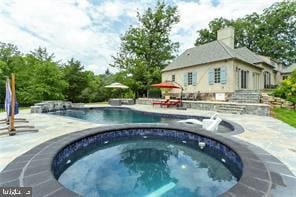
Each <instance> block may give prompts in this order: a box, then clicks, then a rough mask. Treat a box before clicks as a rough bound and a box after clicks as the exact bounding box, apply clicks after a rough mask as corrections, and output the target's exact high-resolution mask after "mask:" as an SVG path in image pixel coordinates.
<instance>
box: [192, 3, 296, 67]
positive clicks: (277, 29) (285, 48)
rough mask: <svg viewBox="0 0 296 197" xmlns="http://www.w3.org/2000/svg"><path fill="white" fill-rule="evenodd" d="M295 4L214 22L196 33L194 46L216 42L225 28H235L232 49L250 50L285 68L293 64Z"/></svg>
mask: <svg viewBox="0 0 296 197" xmlns="http://www.w3.org/2000/svg"><path fill="white" fill-rule="evenodd" d="M295 16H296V1H293V0H291V1H283V2H277V3H275V4H273V5H272V6H271V7H269V8H267V9H265V10H264V11H263V13H262V14H260V15H259V14H257V13H253V14H251V15H247V16H245V17H243V18H239V19H236V20H227V19H224V18H218V19H214V20H213V21H211V22H210V23H209V27H208V28H207V29H201V30H199V31H198V38H197V39H196V42H195V45H196V46H197V45H200V44H205V43H207V42H211V41H214V40H216V32H217V31H218V30H219V29H220V28H222V27H225V26H229V25H231V26H233V27H234V28H235V43H236V45H235V46H236V47H247V48H249V49H250V50H252V51H254V52H256V53H258V54H261V55H265V56H270V57H272V58H273V59H277V60H279V61H280V62H281V63H283V64H285V65H290V64H292V63H294V62H296V17H295Z"/></svg>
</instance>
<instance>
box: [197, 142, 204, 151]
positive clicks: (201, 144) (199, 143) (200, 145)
mask: <svg viewBox="0 0 296 197" xmlns="http://www.w3.org/2000/svg"><path fill="white" fill-rule="evenodd" d="M198 146H199V148H200V149H204V147H205V146H206V143H205V142H198Z"/></svg>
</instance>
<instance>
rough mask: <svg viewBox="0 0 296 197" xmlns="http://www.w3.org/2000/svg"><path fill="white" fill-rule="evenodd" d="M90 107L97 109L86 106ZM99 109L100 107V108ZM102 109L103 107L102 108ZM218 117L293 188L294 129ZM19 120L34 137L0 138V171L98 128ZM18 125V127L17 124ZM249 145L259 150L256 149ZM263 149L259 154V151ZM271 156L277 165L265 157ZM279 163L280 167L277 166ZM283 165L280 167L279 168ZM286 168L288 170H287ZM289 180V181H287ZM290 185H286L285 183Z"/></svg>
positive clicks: (64, 120)
mask: <svg viewBox="0 0 296 197" xmlns="http://www.w3.org/2000/svg"><path fill="white" fill-rule="evenodd" d="M89 106H91V107H94V106H98V105H89ZM100 106H103V105H100ZM104 106H106V105H104ZM127 107H130V108H132V109H135V110H140V111H147V112H158V113H166V114H168V113H169V114H184V115H206V116H210V115H211V114H212V113H214V112H210V111H200V110H194V109H187V110H176V109H163V108H159V107H154V108H153V107H151V106H148V105H133V106H127ZM219 115H220V117H222V118H223V119H226V120H230V121H234V122H236V123H238V124H240V125H241V126H243V127H244V129H245V132H243V133H241V134H238V135H235V136H228V137H229V138H233V139H236V140H238V141H241V142H242V143H244V144H246V146H248V148H250V149H253V151H258V152H257V153H258V155H259V157H260V158H263V159H264V160H267V161H268V166H269V168H274V169H276V171H277V172H278V173H280V175H281V176H282V177H284V180H285V184H284V186H283V188H285V187H286V186H287V185H288V186H289V187H291V188H292V187H294V188H295V187H296V185H294V183H295V181H296V179H295V177H294V176H293V175H292V174H291V173H290V172H292V173H293V174H294V175H296V159H295V158H296V144H295V141H296V129H295V128H293V127H291V126H289V125H287V124H286V123H283V122H282V121H280V120H277V119H274V118H272V117H267V116H255V115H235V114H222V113H220V114H219ZM18 116H19V117H21V118H26V119H27V120H29V121H30V123H29V124H30V125H34V126H35V127H36V128H37V129H39V132H38V133H20V134H17V135H15V136H13V137H11V136H8V135H3V136H0V171H1V170H3V169H4V167H5V166H6V165H7V164H8V163H10V162H11V161H12V160H14V159H15V158H16V157H18V156H20V155H21V154H23V153H25V152H26V151H28V150H30V149H31V148H33V147H35V146H37V145H38V144H41V143H43V142H45V141H48V140H49V139H52V138H55V137H58V136H61V135H64V134H67V133H71V132H74V131H79V130H83V129H87V128H93V127H98V126H102V125H99V124H94V123H91V122H86V121H82V120H79V119H74V118H68V117H62V116H55V115H49V114H30V113H29V110H23V111H21V113H20V115H18ZM4 117H5V114H4V113H1V114H0V118H4ZM19 124H20V123H19ZM253 145H256V146H257V147H259V148H261V150H260V149H256V148H254V146H253ZM262 149H263V150H262ZM269 154H271V155H273V156H274V157H276V158H277V159H279V160H280V161H277V160H276V159H275V158H273V157H271V156H269ZM281 162H282V163H281ZM283 164H284V165H283ZM286 166H287V167H288V168H289V169H287V168H286ZM290 180H292V181H290ZM290 182H291V183H292V185H289V183H290ZM283 188H281V187H277V188H276V191H275V192H277V193H278V194H279V195H280V194H281V192H282V189H283Z"/></svg>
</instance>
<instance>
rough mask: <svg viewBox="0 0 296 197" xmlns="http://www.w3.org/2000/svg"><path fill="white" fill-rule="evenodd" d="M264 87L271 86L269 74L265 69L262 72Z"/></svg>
mask: <svg viewBox="0 0 296 197" xmlns="http://www.w3.org/2000/svg"><path fill="white" fill-rule="evenodd" d="M263 75H264V88H270V86H271V74H270V73H269V72H267V71H265V72H264V74H263Z"/></svg>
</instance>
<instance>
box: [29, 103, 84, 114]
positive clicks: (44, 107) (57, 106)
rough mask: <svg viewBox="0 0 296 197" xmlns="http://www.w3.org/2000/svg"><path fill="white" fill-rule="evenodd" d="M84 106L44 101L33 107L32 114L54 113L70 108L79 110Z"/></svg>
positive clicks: (81, 104)
mask: <svg viewBox="0 0 296 197" xmlns="http://www.w3.org/2000/svg"><path fill="white" fill-rule="evenodd" d="M83 106H84V104H83V103H72V102H70V101H43V102H41V103H36V104H35V105H34V106H31V113H44V112H52V111H57V110H65V109H69V108H79V107H83Z"/></svg>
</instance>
